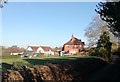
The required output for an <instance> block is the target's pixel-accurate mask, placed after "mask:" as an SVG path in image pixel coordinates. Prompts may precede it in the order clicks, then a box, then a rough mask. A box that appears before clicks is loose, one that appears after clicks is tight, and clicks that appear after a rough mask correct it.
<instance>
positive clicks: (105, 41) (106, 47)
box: [96, 31, 112, 62]
mask: <svg viewBox="0 0 120 82" xmlns="http://www.w3.org/2000/svg"><path fill="white" fill-rule="evenodd" d="M111 45H112V43H111V42H110V37H109V34H108V32H106V31H105V32H103V34H102V35H101V36H100V39H99V40H98V43H97V48H96V51H97V53H98V57H101V58H103V59H105V60H106V61H108V62H110V56H111Z"/></svg>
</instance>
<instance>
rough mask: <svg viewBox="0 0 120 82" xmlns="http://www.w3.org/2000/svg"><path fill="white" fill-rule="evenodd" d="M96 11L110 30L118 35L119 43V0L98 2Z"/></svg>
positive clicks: (119, 49)
mask: <svg viewBox="0 0 120 82" xmlns="http://www.w3.org/2000/svg"><path fill="white" fill-rule="evenodd" d="M96 12H97V13H98V14H99V15H100V17H101V19H102V20H104V21H106V22H107V24H108V27H109V28H110V31H111V32H112V33H113V34H114V35H115V36H116V37H118V44H119V45H120V41H119V40H120V1H119V2H100V3H98V5H97V9H96ZM118 51H120V47H118Z"/></svg>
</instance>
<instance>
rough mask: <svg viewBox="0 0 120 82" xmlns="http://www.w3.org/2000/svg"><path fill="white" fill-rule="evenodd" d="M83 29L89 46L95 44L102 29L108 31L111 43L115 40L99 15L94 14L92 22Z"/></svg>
mask: <svg viewBox="0 0 120 82" xmlns="http://www.w3.org/2000/svg"><path fill="white" fill-rule="evenodd" d="M85 31H86V32H85V36H86V37H87V38H88V40H89V44H88V46H89V47H91V46H94V45H96V43H97V41H98V39H99V37H100V35H101V34H102V33H103V32H104V31H107V32H109V36H110V41H111V42H113V43H115V42H117V38H116V37H115V36H114V35H113V34H112V33H111V32H110V31H109V28H108V26H107V23H106V22H105V21H103V20H102V19H101V18H100V16H99V15H96V16H94V18H93V20H92V22H91V23H90V25H89V26H88V27H87V29H86V30H85Z"/></svg>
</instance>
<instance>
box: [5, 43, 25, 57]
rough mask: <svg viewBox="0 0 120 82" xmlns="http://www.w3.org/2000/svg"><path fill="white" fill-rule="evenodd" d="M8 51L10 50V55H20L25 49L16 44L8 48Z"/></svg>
mask: <svg viewBox="0 0 120 82" xmlns="http://www.w3.org/2000/svg"><path fill="white" fill-rule="evenodd" d="M6 51H7V52H9V53H10V55H20V54H23V52H24V49H23V48H19V47H17V46H16V45H14V46H11V47H9V48H7V49H6Z"/></svg>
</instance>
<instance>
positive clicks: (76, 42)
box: [63, 35, 85, 54]
mask: <svg viewBox="0 0 120 82" xmlns="http://www.w3.org/2000/svg"><path fill="white" fill-rule="evenodd" d="M84 45H85V43H84V42H82V41H81V40H80V39H78V38H76V37H74V36H73V35H72V37H71V39H70V40H69V41H68V42H66V43H65V44H64V45H63V51H65V52H68V53H70V54H76V53H77V52H80V51H81V50H83V49H84Z"/></svg>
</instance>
